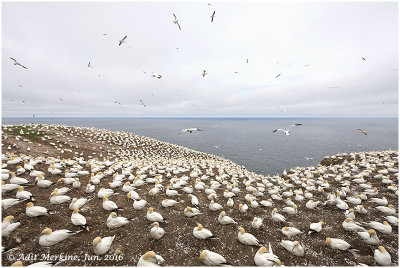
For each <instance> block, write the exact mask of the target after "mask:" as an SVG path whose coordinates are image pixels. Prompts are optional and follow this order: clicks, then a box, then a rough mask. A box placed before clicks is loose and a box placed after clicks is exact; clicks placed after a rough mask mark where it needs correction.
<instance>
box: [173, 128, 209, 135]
mask: <svg viewBox="0 0 400 268" xmlns="http://www.w3.org/2000/svg"><path fill="white" fill-rule="evenodd" d="M193 131H203V130H201V129H199V128H185V129H183V130H181V132H179V134H182V133H185V132H188V133H192V132H193ZM179 134H178V135H179Z"/></svg>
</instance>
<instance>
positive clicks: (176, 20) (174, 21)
mask: <svg viewBox="0 0 400 268" xmlns="http://www.w3.org/2000/svg"><path fill="white" fill-rule="evenodd" d="M172 15H174V18H175V20H173V23H175V24H176V25H178V27H179V30H182V29H181V26H180V25H179V22H178V19H177V18H176V16H175V14H173V13H172Z"/></svg>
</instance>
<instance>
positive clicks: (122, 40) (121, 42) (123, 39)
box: [119, 35, 128, 46]
mask: <svg viewBox="0 0 400 268" xmlns="http://www.w3.org/2000/svg"><path fill="white" fill-rule="evenodd" d="M127 37H128V36H127V35H125V36H124V38H122V39H121V40H119V46H120V45H122V44H123V43H125V39H126V38H127Z"/></svg>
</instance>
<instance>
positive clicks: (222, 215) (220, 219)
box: [218, 211, 237, 225]
mask: <svg viewBox="0 0 400 268" xmlns="http://www.w3.org/2000/svg"><path fill="white" fill-rule="evenodd" d="M218 222H219V223H220V224H222V225H226V224H231V223H234V224H237V222H236V221H234V219H232V218H231V217H229V216H226V213H225V211H221V213H220V214H219V216H218Z"/></svg>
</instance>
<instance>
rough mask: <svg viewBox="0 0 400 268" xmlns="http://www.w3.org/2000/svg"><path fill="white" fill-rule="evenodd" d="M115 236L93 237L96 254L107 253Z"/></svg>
mask: <svg viewBox="0 0 400 268" xmlns="http://www.w3.org/2000/svg"><path fill="white" fill-rule="evenodd" d="M114 238H115V235H114V236H107V237H104V238H101V237H100V236H98V237H96V238H95V239H93V243H92V244H93V252H94V254H96V255H104V254H106V253H107V252H108V251H109V250H110V247H111V244H112V242H113V241H114Z"/></svg>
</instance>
